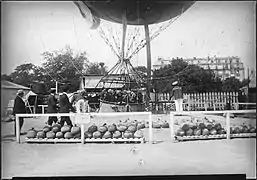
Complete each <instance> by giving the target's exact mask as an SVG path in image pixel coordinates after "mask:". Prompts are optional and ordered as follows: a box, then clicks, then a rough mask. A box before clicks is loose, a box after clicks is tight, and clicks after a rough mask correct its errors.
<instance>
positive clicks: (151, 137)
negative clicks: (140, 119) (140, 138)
mask: <svg viewBox="0 0 257 180" xmlns="http://www.w3.org/2000/svg"><path fill="white" fill-rule="evenodd" d="M152 143H153V119H152V113H151V114H149V144H152Z"/></svg>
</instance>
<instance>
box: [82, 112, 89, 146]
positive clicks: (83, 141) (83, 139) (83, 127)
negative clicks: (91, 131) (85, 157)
mask: <svg viewBox="0 0 257 180" xmlns="http://www.w3.org/2000/svg"><path fill="white" fill-rule="evenodd" d="M89 118H90V115H89ZM84 129H85V125H84V123H82V124H81V144H85V134H84Z"/></svg>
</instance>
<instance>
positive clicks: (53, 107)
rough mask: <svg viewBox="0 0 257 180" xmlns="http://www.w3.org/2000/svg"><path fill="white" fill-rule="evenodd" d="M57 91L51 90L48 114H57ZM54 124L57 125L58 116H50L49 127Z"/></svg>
mask: <svg viewBox="0 0 257 180" xmlns="http://www.w3.org/2000/svg"><path fill="white" fill-rule="evenodd" d="M54 93H55V89H51V90H50V95H49V97H48V100H47V113H57V99H56V98H55V94H54ZM53 122H55V123H57V117H56V116H49V118H48V122H47V123H48V125H50V126H52V124H53Z"/></svg>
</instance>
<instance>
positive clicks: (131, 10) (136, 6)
mask: <svg viewBox="0 0 257 180" xmlns="http://www.w3.org/2000/svg"><path fill="white" fill-rule="evenodd" d="M83 3H84V4H85V5H87V7H88V8H89V9H90V10H91V13H92V15H93V16H96V17H98V18H101V19H104V20H107V21H112V22H116V23H122V15H123V14H124V12H125V11H126V19H127V24H128V25H144V24H155V23H160V22H163V21H166V20H169V19H171V18H174V17H176V16H178V15H179V14H181V13H182V12H184V11H186V10H187V9H188V8H189V7H191V6H192V5H193V4H194V3H195V1H169V0H165V1H164V0H163V1H162V0H108V1H107V0H106V1H103V0H94V1H83Z"/></svg>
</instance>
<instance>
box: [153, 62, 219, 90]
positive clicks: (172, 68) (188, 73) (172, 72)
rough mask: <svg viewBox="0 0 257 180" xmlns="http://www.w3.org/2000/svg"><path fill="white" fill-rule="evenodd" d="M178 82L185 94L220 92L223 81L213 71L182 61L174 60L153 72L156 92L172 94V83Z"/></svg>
mask: <svg viewBox="0 0 257 180" xmlns="http://www.w3.org/2000/svg"><path fill="white" fill-rule="evenodd" d="M176 80H178V81H179V82H180V85H181V86H182V87H183V91H184V92H208V91H220V90H221V85H222V83H221V80H220V79H219V78H217V77H215V74H214V73H213V71H212V70H208V71H206V70H204V69H203V68H201V67H199V66H197V65H188V64H187V63H186V62H184V61H183V60H182V59H174V60H173V61H172V63H171V64H169V65H166V66H164V67H162V68H160V69H158V70H155V71H154V72H153V81H152V84H153V88H154V90H155V91H156V92H170V91H171V89H172V82H174V81H176Z"/></svg>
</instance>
